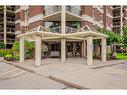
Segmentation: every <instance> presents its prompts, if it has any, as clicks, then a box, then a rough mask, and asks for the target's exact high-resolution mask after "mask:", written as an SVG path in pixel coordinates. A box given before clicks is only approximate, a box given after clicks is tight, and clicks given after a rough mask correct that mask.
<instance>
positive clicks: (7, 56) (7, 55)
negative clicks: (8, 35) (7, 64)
mask: <svg viewBox="0 0 127 95" xmlns="http://www.w3.org/2000/svg"><path fill="white" fill-rule="evenodd" d="M5 58H13V56H12V54H6V55H5Z"/></svg>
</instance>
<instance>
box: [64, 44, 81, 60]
mask: <svg viewBox="0 0 127 95" xmlns="http://www.w3.org/2000/svg"><path fill="white" fill-rule="evenodd" d="M80 45H81V44H80V42H67V44H66V49H67V50H66V51H67V53H66V56H67V58H70V57H80V54H81V52H80V51H81V46H80Z"/></svg>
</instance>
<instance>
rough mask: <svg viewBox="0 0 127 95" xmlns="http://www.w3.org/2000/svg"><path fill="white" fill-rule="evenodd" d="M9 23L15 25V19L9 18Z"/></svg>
mask: <svg viewBox="0 0 127 95" xmlns="http://www.w3.org/2000/svg"><path fill="white" fill-rule="evenodd" d="M7 21H8V22H13V23H15V19H14V18H10V17H8V18H7Z"/></svg>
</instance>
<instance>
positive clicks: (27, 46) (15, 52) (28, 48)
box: [12, 41, 34, 60]
mask: <svg viewBox="0 0 127 95" xmlns="http://www.w3.org/2000/svg"><path fill="white" fill-rule="evenodd" d="M19 47H20V44H19V42H15V43H14V44H13V46H12V52H13V55H14V58H15V59H16V60H19ZM32 49H34V43H33V42H29V41H25V58H30V57H31V56H32Z"/></svg>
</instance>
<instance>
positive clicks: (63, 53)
mask: <svg viewBox="0 0 127 95" xmlns="http://www.w3.org/2000/svg"><path fill="white" fill-rule="evenodd" d="M65 60H66V40H65V39H61V61H62V62H65Z"/></svg>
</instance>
